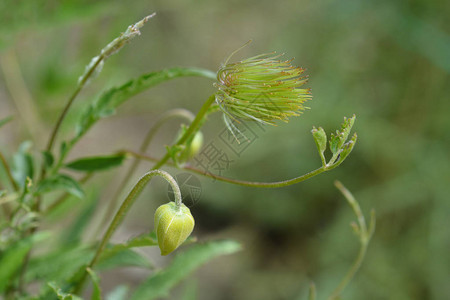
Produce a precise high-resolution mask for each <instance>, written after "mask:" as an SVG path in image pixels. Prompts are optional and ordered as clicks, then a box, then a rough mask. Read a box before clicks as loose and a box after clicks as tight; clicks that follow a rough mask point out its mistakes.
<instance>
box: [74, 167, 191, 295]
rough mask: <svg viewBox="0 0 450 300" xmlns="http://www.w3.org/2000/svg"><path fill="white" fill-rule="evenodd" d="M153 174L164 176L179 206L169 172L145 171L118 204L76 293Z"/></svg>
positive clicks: (179, 199) (176, 188)
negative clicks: (117, 208) (88, 270)
mask: <svg viewBox="0 0 450 300" xmlns="http://www.w3.org/2000/svg"><path fill="white" fill-rule="evenodd" d="M154 176H161V177H162V178H164V179H165V180H166V181H167V182H169V184H170V185H171V187H172V190H173V191H174V196H175V204H176V205H177V207H181V203H182V202H181V199H182V198H181V191H180V188H179V186H178V184H177V182H176V181H175V179H173V177H172V176H170V174H169V173H167V172H165V171H161V170H152V171H149V172H147V173H145V174H144V175H143V176H142V177H141V178H140V179H139V181H138V182H137V183H136V184H135V185H134V187H133V189H132V190H131V192H130V193H129V194H128V196H127V197H126V198H125V200H124V201H123V202H122V205H121V206H120V208H119V210H118V211H117V213H116V214H115V216H114V218H113V220H112V221H111V224H110V225H109V227H108V229H107V230H106V232H105V234H104V235H103V238H102V240H101V242H100V244H99V246H98V248H97V252H96V253H95V255H94V258H92V260H91V262H90V263H89V265H88V266H87V267H86V268H85V270H84V272H83V275H82V277H81V279H80V281H79V282H78V284H77V286H76V287H75V289H74V293H75V294H78V292H79V291H81V289H82V288H83V285H84V282H85V281H86V277H87V271H86V269H87V268H91V269H92V267H93V266H94V265H95V264H96V263H97V261H98V259H99V258H100V255H101V254H102V251H103V250H104V249H105V246H106V244H107V243H108V242H109V240H110V238H111V236H112V235H113V234H114V232H115V231H116V229H117V227H119V225H120V224H121V223H122V221H123V218H124V217H125V215H126V214H127V212H128V211H129V210H130V208H131V206H132V205H133V203H134V202H135V201H136V198H137V197H138V196H139V195H140V194H141V192H142V190H143V189H144V187H145V186H146V185H147V183H148V182H149V181H150V179H152V178H153V177H154Z"/></svg>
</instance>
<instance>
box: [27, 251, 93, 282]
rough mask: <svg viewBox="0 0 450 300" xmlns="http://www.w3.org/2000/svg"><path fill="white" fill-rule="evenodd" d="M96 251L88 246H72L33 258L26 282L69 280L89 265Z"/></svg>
mask: <svg viewBox="0 0 450 300" xmlns="http://www.w3.org/2000/svg"><path fill="white" fill-rule="evenodd" d="M94 250H95V249H94V248H90V247H86V246H78V247H76V246H73V245H70V246H67V247H64V248H59V249H57V250H56V251H52V252H50V253H48V254H45V255H41V256H38V257H33V258H32V259H31V261H30V263H29V266H28V268H27V269H28V271H27V274H26V280H27V281H34V280H46V281H55V280H57V281H59V280H61V279H64V278H69V277H71V276H72V275H73V274H74V273H76V272H77V271H78V270H79V269H80V268H81V267H82V266H85V265H86V264H87V263H89V261H90V260H91V259H92V257H93V255H94ZM49 262H51V263H49ZM83 270H84V269H83Z"/></svg>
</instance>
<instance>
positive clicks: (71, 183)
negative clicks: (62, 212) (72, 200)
mask: <svg viewBox="0 0 450 300" xmlns="http://www.w3.org/2000/svg"><path fill="white" fill-rule="evenodd" d="M54 190H64V191H66V192H68V193H70V194H71V195H74V196H75V197H78V198H80V199H82V198H84V192H83V190H82V189H81V187H80V185H79V184H78V182H77V181H76V180H75V179H73V178H72V177H70V176H67V175H63V174H57V175H54V176H51V177H48V178H45V179H44V180H42V181H41V182H40V183H39V185H38V187H37V189H36V193H37V194H43V193H47V192H51V191H54Z"/></svg>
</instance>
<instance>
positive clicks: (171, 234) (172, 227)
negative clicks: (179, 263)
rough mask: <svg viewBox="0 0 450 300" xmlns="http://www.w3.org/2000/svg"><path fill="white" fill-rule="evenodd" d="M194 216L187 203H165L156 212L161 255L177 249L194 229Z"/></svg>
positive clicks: (156, 226) (156, 227) (156, 228)
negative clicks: (178, 204)
mask: <svg viewBox="0 0 450 300" xmlns="http://www.w3.org/2000/svg"><path fill="white" fill-rule="evenodd" d="M194 224H195V222H194V218H193V217H192V215H191V211H190V210H189V208H187V207H186V205H184V204H181V205H180V206H179V207H178V206H177V205H176V204H175V202H169V203H167V204H163V205H161V206H160V207H158V209H157V210H156V212H155V231H156V236H157V237H158V245H159V249H160V250H161V255H167V254H169V253H171V252H172V251H174V250H175V249H177V248H178V247H179V246H180V245H181V244H182V243H183V242H184V241H185V240H186V239H187V238H188V237H189V235H190V234H191V232H192V230H193V229H194Z"/></svg>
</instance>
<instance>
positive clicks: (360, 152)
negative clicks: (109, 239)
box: [0, 0, 450, 300]
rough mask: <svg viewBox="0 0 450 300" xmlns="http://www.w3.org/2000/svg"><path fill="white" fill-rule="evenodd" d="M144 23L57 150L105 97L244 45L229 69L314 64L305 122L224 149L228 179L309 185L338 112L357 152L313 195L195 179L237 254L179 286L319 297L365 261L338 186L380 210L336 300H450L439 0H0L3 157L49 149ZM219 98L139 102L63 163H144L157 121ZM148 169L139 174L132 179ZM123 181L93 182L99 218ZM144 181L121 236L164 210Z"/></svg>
mask: <svg viewBox="0 0 450 300" xmlns="http://www.w3.org/2000/svg"><path fill="white" fill-rule="evenodd" d="M152 12H157V16H156V17H155V18H154V19H152V20H151V21H150V22H149V23H148V24H147V25H146V26H145V27H144V28H143V29H142V35H141V37H139V38H137V39H135V40H133V42H132V43H131V44H130V45H128V46H126V47H125V48H124V49H123V50H122V51H121V52H120V53H119V54H118V55H115V56H113V57H111V58H110V59H109V60H108V61H107V63H106V65H105V67H104V69H103V71H102V73H101V74H100V76H99V77H98V78H97V79H96V80H94V81H93V82H92V84H91V85H89V87H88V88H87V89H86V90H84V91H83V93H82V95H81V97H80V98H79V99H78V100H77V102H76V103H75V105H74V107H73V109H72V110H71V111H70V114H69V116H68V118H67V120H66V122H65V123H64V127H63V131H62V134H61V135H60V137H67V136H70V135H71V134H73V131H74V124H75V122H76V120H77V118H78V116H79V115H80V113H81V112H82V111H83V110H84V109H86V107H87V105H89V103H90V102H91V101H93V100H94V99H95V98H96V97H97V96H98V95H99V94H100V92H101V91H102V90H104V89H106V88H108V87H111V86H114V85H117V84H121V83H122V82H124V81H126V80H128V79H130V78H133V77H137V76H139V75H140V74H142V73H146V72H150V71H153V70H158V69H161V68H165V67H175V66H195V67H202V68H207V69H210V70H213V71H216V70H217V69H218V67H219V66H220V64H221V63H222V62H223V61H224V59H225V58H226V57H227V56H228V55H229V54H230V53H231V52H232V51H234V50H235V49H237V48H238V47H240V46H241V45H242V44H244V43H245V42H246V41H248V40H249V39H252V40H253V42H252V43H251V44H250V45H249V46H248V47H246V48H245V49H243V50H242V51H241V52H239V53H238V54H237V55H236V56H235V57H234V59H241V58H245V57H249V56H253V55H256V54H260V53H267V52H271V51H277V52H281V53H286V57H287V58H291V57H293V58H295V60H294V61H293V63H294V64H296V65H299V66H302V67H305V68H307V74H308V75H309V76H310V81H309V83H308V87H311V88H312V93H313V100H312V101H310V102H309V103H308V106H309V107H310V108H311V109H310V110H307V111H306V112H305V113H304V114H303V115H302V116H301V117H298V118H294V119H292V120H291V121H290V122H289V123H288V124H280V126H278V127H274V128H266V129H267V130H266V131H265V132H264V133H262V134H260V135H259V137H258V138H257V139H256V140H255V142H254V143H252V144H251V145H250V146H249V147H248V148H247V149H246V150H245V151H244V152H243V153H242V154H241V155H240V156H237V155H235V154H233V152H231V151H230V150H229V149H227V148H226V146H225V145H223V144H222V145H223V148H222V150H223V151H225V152H226V153H227V154H228V155H229V156H230V158H231V159H232V160H233V162H232V163H231V164H230V166H229V168H228V169H227V170H225V171H223V172H222V175H226V176H228V177H233V178H238V179H246V180H258V181H274V180H281V179H287V178H291V177H296V176H298V175H301V174H303V173H306V172H309V171H310V170H313V169H315V168H317V167H319V166H320V159H319V157H318V155H317V153H316V149H315V144H314V141H313V139H312V137H311V134H310V130H311V128H312V126H322V127H324V129H325V130H326V131H327V132H331V131H334V130H335V129H337V128H338V127H339V125H340V123H341V122H342V119H343V117H344V116H351V115H352V114H353V113H355V114H356V115H357V121H356V124H355V127H354V130H355V131H356V132H357V133H358V136H359V139H358V142H357V144H356V147H355V149H354V150H353V153H352V154H351V155H350V157H349V158H348V159H347V160H346V161H345V163H344V164H342V165H341V166H340V167H339V168H337V169H335V170H333V171H331V172H328V173H325V174H322V175H320V176H318V177H315V178H313V179H311V180H308V181H306V182H303V183H300V184H297V185H294V186H290V187H288V188H283V189H255V188H245V187H239V186H233V185H230V184H227V183H222V182H215V181H212V180H211V179H208V178H203V177H199V179H200V180H201V183H202V188H203V190H202V195H201V199H200V201H198V203H196V204H195V205H193V206H192V207H191V210H192V213H193V215H194V216H195V219H196V221H197V224H196V229H195V231H194V234H195V235H196V236H197V237H198V238H199V240H207V239H215V238H232V239H236V240H238V241H240V242H241V243H242V244H243V246H244V251H242V252H240V253H239V254H237V255H233V256H229V257H225V258H221V259H218V260H216V261H214V262H212V263H209V264H207V265H206V266H204V267H203V268H202V269H201V270H200V271H198V272H197V273H196V274H195V275H193V276H192V278H190V279H189V280H187V281H186V282H185V283H183V285H187V287H188V289H190V290H194V292H195V293H197V294H198V298H199V299H306V294H307V289H308V286H309V284H310V282H311V281H314V282H315V283H316V285H317V289H318V294H319V299H321V298H323V297H325V296H326V295H328V294H329V293H330V292H331V291H332V289H333V288H334V287H335V286H336V285H337V284H338V282H339V281H340V280H341V279H342V277H343V276H344V274H345V272H346V270H347V269H348V268H349V266H350V264H351V263H352V261H353V259H354V257H355V256H356V254H357V251H358V242H357V239H356V238H355V237H354V235H353V233H352V231H351V228H350V227H349V226H348V224H349V223H350V222H351V221H352V220H354V219H355V217H354V215H353V213H352V211H351V209H350V207H349V206H348V205H347V203H346V202H345V200H344V198H343V197H342V195H340V193H339V192H338V190H337V189H336V188H334V186H333V182H334V180H336V179H339V180H340V181H342V182H343V183H344V184H345V185H346V186H347V188H349V189H350V190H351V191H352V192H353V193H354V195H355V197H356V198H357V199H358V201H359V202H360V204H361V207H362V209H363V211H364V213H365V214H366V215H368V213H369V211H370V209H371V208H374V209H375V210H376V212H377V230H376V233H375V235H374V237H373V240H372V242H371V244H370V246H369V251H368V253H367V257H366V259H365V261H364V263H363V266H362V268H361V270H360V272H359V273H358V274H357V276H356V278H355V280H354V281H353V282H352V283H351V284H350V286H349V287H348V288H347V289H346V290H345V293H344V298H343V299H396V300H402V299H450V284H449V280H450V221H449V220H450V218H449V217H450V201H449V200H450V199H449V196H448V195H449V192H450V190H449V187H450V158H449V149H450V119H449V117H448V114H449V112H450V101H449V100H450V83H449V82H450V81H449V80H450V76H449V72H450V22H449V15H450V2H449V1H425V0H410V1H406V0H404V1H401V0H396V1H364V0H342V1H328V0H326V1H322V0H320V1H279V2H275V1H265V0H264V1H256V0H253V1H235V0H232V1H220V2H219V1H216V2H213V1H177V0H165V1H143V0H135V1H132V2H128V1H96V2H95V3H91V1H10V0H1V1H0V57H1V74H0V118H3V117H6V116H9V115H14V116H15V119H14V121H13V122H11V123H10V124H8V125H6V126H5V127H4V128H2V132H1V135H0V147H1V149H2V151H4V152H5V153H6V154H7V156H8V157H10V156H11V155H12V154H13V153H14V152H15V151H16V149H17V148H18V146H19V144H20V142H21V141H23V140H27V139H28V140H32V141H33V142H34V145H35V146H36V149H43V148H44V147H45V143H46V141H47V138H48V134H49V132H50V129H51V127H52V125H53V124H54V122H55V121H56V118H57V116H58V113H59V112H60V111H61V109H62V108H63V107H64V105H65V103H66V101H67V100H66V99H67V98H68V96H69V95H70V93H71V92H72V91H73V89H74V86H75V83H76V80H77V78H78V76H80V75H81V74H82V72H83V70H84V66H85V65H86V64H87V63H88V62H89V60H90V59H91V57H93V56H95V55H97V53H98V51H99V50H100V49H101V48H103V47H104V46H105V45H106V44H107V43H108V42H109V41H111V40H112V39H113V38H114V37H116V36H117V34H118V33H119V32H122V31H124V30H125V28H126V27H127V26H128V25H129V24H132V23H134V22H136V21H137V20H139V19H141V18H142V17H144V16H145V15H147V14H150V13H152ZM213 92H214V88H213V87H212V81H210V80H207V79H202V78H183V79H177V80H174V81H171V82H168V83H165V84H163V85H161V86H158V87H157V88H154V89H151V90H149V91H148V92H145V93H143V94H140V95H139V96H136V97H134V98H133V100H131V101H128V102H127V103H126V104H124V105H123V106H122V107H121V108H120V110H119V111H118V114H116V115H115V116H113V117H111V118H108V119H105V120H102V121H101V122H100V123H99V124H97V126H95V127H94V128H93V129H92V130H91V131H90V132H89V134H88V135H87V136H86V137H85V138H84V139H83V140H82V141H81V142H80V144H79V145H77V147H76V148H75V149H74V151H73V152H72V154H71V158H75V157H82V156H86V155H93V154H106V153H112V152H115V151H117V150H119V149H124V148H126V149H134V150H137V149H138V148H139V144H140V141H141V140H142V138H143V136H144V135H145V133H146V131H147V130H148V128H149V127H150V126H151V125H152V124H153V123H154V122H155V120H156V118H157V117H158V116H159V115H160V114H162V113H163V112H164V111H167V110H169V109H171V108H176V107H183V108H187V109H189V110H191V111H193V112H197V111H198V109H199V108H200V106H201V105H202V103H203V101H205V100H206V99H207V97H208V96H209V95H210V94H211V93H213ZM178 126H179V125H178V124H177V123H176V122H172V123H170V125H167V126H166V127H164V128H165V130H164V131H163V132H161V133H160V134H158V136H157V142H156V143H155V145H154V147H152V149H151V151H150V153H151V154H152V155H153V156H160V155H162V154H163V153H164V147H163V145H164V144H168V143H170V142H171V141H172V140H173V138H174V135H175V134H176V132H177V128H178ZM223 129H224V125H223V122H222V120H221V118H220V116H219V115H218V114H217V115H214V116H212V117H211V118H210V119H209V121H208V122H207V123H206V124H205V127H204V129H203V133H204V134H205V144H208V143H209V142H211V141H216V142H217V143H220V141H219V140H218V138H219V134H220V133H221V132H222V130H223ZM158 144H159V146H158ZM148 167H149V165H148V164H143V165H142V168H141V169H140V172H138V174H136V178H137V177H138V176H139V175H140V174H142V173H143V172H144V171H145V170H146V169H147V168H148ZM123 170H124V168H123V169H115V170H113V171H108V172H105V173H103V174H102V175H101V176H98V177H97V178H95V179H94V180H93V181H92V182H91V183H90V184H89V187H88V188H89V189H91V190H93V191H94V193H95V194H97V195H99V197H100V199H101V200H100V201H101V202H100V204H99V205H98V211H97V213H98V215H99V217H98V218H96V219H95V220H98V221H99V219H100V217H101V214H102V212H103V211H104V209H105V206H106V205H107V202H108V200H109V199H110V198H111V197H112V195H114V192H115V187H116V186H117V183H118V182H119V181H120V180H121V175H122V174H123V173H124V171H123ZM167 170H169V172H170V173H172V174H174V175H176V174H178V173H181V172H182V171H180V170H176V169H171V168H167ZM152 186H153V188H148V189H147V190H146V195H143V196H142V198H147V199H148V201H144V199H142V200H141V201H138V203H137V205H136V207H134V208H133V210H132V212H131V214H132V215H130V216H128V218H127V220H126V223H125V224H124V226H123V227H122V229H121V232H120V233H119V234H118V235H117V236H116V237H115V238H116V239H117V240H126V239H127V238H128V237H129V236H133V235H137V234H139V233H142V232H145V231H146V230H148V228H149V226H152V225H151V224H152V218H153V212H154V210H155V208H156V207H157V206H158V205H160V204H162V203H163V202H165V201H166V197H167V196H166V191H167V187H166V186H165V185H164V184H163V183H161V182H158V183H155V184H154V185H153V184H152ZM154 199H161V200H158V201H154ZM73 207H75V208H73ZM82 207H83V203H77V204H76V205H75V206H72V209H74V210H78V209H82ZM55 225H57V223H53V224H52V223H50V224H47V226H48V227H52V226H55ZM97 225H98V224H95V221H94V223H93V224H92V226H93V227H95V226H97ZM86 238H87V239H89V238H90V239H92V238H96V237H95V236H92V233H91V236H89V235H88V236H87V237H86ZM146 254H147V255H149V256H150V257H152V258H153V259H154V260H155V265H156V266H157V267H160V266H164V264H166V263H167V259H164V260H163V259H161V258H160V257H159V254H158V252H157V251H156V250H155V249H152V250H150V251H148V253H147V252H146ZM140 272H142V271H141V270H137V269H125V270H119V271H117V272H115V273H109V274H103V275H102V276H103V281H102V284H103V285H104V289H106V290H109V289H111V288H112V287H113V286H114V285H116V284H118V283H123V282H126V283H129V284H135V283H137V282H139V281H140V278H141V277H140V274H141V273H140ZM184 291H185V288H184V287H183V286H181V287H180V288H179V289H177V290H175V291H174V292H173V294H172V295H171V297H170V298H171V299H182V295H183V294H184Z"/></svg>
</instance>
